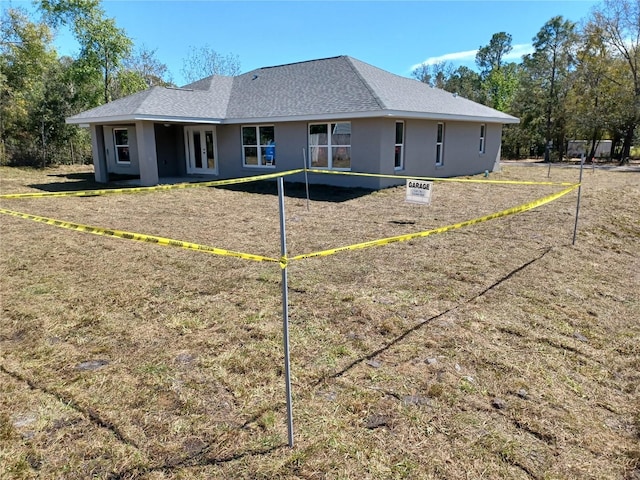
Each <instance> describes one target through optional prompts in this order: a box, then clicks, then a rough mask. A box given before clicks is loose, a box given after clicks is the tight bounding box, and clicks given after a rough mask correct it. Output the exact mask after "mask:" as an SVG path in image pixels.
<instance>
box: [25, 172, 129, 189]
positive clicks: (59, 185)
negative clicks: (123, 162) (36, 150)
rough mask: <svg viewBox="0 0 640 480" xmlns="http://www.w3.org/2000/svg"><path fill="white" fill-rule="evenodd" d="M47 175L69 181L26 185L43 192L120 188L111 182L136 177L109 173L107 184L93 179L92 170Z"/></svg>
mask: <svg viewBox="0 0 640 480" xmlns="http://www.w3.org/2000/svg"><path fill="white" fill-rule="evenodd" d="M47 176H48V177H57V178H61V179H67V180H71V181H60V182H49V183H32V184H29V185H27V186H29V187H31V188H37V189H38V190H42V191H44V192H67V191H68V192H81V191H84V190H103V189H114V188H122V185H116V184H115V183H112V182H119V181H123V180H132V179H136V178H138V177H137V176H136V177H134V176H131V175H113V174H110V175H109V179H110V182H109V183H108V184H104V183H98V182H96V181H95V178H94V175H93V173H92V172H86V173H53V174H49V175H47Z"/></svg>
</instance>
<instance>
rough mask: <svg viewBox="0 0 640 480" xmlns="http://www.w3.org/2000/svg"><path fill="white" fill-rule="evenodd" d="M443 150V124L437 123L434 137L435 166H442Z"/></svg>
mask: <svg viewBox="0 0 640 480" xmlns="http://www.w3.org/2000/svg"><path fill="white" fill-rule="evenodd" d="M443 149H444V123H438V133H437V135H436V165H438V166H442V162H443Z"/></svg>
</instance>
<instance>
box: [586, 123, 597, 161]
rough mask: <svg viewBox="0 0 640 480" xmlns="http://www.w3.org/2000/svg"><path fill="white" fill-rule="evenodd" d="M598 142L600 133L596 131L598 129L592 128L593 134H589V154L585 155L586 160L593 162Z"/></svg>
mask: <svg viewBox="0 0 640 480" xmlns="http://www.w3.org/2000/svg"><path fill="white" fill-rule="evenodd" d="M599 143H600V135H599V133H598V129H597V128H594V129H593V134H592V135H591V147H590V148H589V154H588V155H587V161H590V162H591V163H593V159H594V158H595V156H596V148H598V144H599Z"/></svg>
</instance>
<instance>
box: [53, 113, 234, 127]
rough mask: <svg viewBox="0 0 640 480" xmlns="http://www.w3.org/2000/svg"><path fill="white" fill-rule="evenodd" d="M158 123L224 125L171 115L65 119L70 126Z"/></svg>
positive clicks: (202, 118)
mask: <svg viewBox="0 0 640 480" xmlns="http://www.w3.org/2000/svg"><path fill="white" fill-rule="evenodd" d="M144 121H147V122H156V123H188V124H191V123H199V124H202V123H208V124H220V123H224V122H223V119H221V118H206V117H178V116H171V115H139V114H136V115H117V116H113V117H81V118H75V117H69V118H67V119H65V123H67V124H70V125H81V126H86V125H87V124H100V125H109V124H117V123H131V122H144Z"/></svg>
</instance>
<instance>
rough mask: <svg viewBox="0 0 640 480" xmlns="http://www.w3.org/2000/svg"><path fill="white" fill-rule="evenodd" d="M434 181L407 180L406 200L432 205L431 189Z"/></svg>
mask: <svg viewBox="0 0 640 480" xmlns="http://www.w3.org/2000/svg"><path fill="white" fill-rule="evenodd" d="M432 190H433V182H427V181H425V180H407V195H406V198H405V201H407V202H409V203H420V204H422V205H431V191H432Z"/></svg>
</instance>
